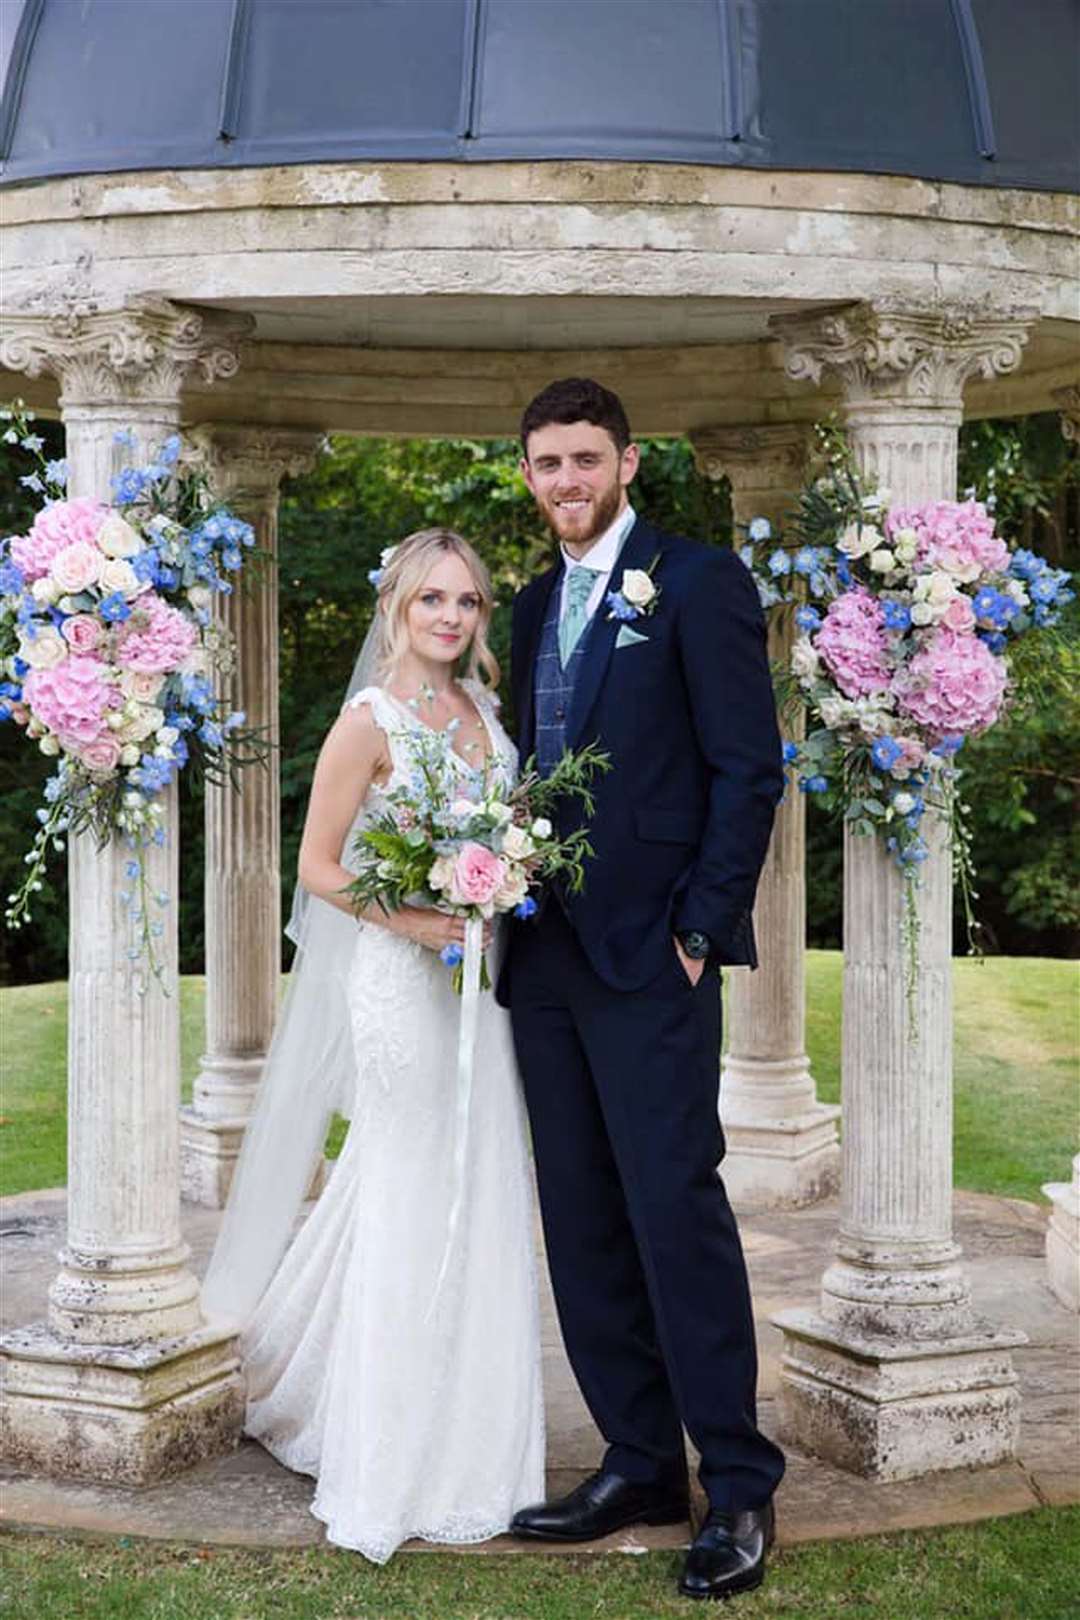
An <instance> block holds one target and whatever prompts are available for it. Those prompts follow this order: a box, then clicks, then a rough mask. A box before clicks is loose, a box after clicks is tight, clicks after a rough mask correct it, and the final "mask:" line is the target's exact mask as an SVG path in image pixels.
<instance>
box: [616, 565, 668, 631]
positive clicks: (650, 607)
mask: <svg viewBox="0 0 1080 1620" xmlns="http://www.w3.org/2000/svg"><path fill="white" fill-rule="evenodd" d="M659 561H660V553H659V552H657V553H656V556H655V557H654V558H653V560H652V562H651V563H650V564H649V566H648V568H624V569H623V577H622V579H621V580H620V581H619V588H618V590H617V591H608V593H607V598H606V600H607V605H608V609H609V611H608V618H609V619H621V620H622V621H623V622H624V623H625V622H626V621H627V620H628V619H644V618H645V617H647V615H648V614H650V613H655V612H656V604H657V602H659V600H660V587H659V585H657V583H656V581H655V580H654V579H653V574H654V572H655V570H656V565H657V563H658V562H659Z"/></svg>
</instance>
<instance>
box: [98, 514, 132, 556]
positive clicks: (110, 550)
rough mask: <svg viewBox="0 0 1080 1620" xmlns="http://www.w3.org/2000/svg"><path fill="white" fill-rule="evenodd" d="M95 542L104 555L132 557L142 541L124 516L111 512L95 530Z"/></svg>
mask: <svg viewBox="0 0 1080 1620" xmlns="http://www.w3.org/2000/svg"><path fill="white" fill-rule="evenodd" d="M97 543H98V545H99V547H100V548H101V550H102V551H103V552H104V553H105V555H106V557H134V555H135V553H136V552H137V551H141V550H142V549H143V542H142V540H141V539H140V537H139V535H138V534H137V533H136V532H135V530H134V529H133V528H132V527H131V524H130V523H129V522H128V521H127V519H126V518H122V517H121V516H120V513H119V512H111V513H110V514H109V516H108V517H107V518H106V519H105V521H104V523H103V524H102V525H101V528H100V529H99V530H98V532H97Z"/></svg>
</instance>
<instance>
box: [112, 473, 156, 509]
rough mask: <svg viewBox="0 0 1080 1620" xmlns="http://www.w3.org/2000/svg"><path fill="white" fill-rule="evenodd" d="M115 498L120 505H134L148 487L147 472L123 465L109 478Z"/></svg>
mask: <svg viewBox="0 0 1080 1620" xmlns="http://www.w3.org/2000/svg"><path fill="white" fill-rule="evenodd" d="M109 482H110V485H111V487H112V492H113V499H114V500H115V501H116V502H117V504H118V505H120V506H133V505H134V504H135V502H136V501H137V500H139V499H140V497H141V496H142V494H143V491H144V490H145V489H146V483H147V480H146V474H145V473H142V472H140V471H139V470H138V468H136V467H122V468H121V469H120V471H119V472H118V473H114V474H113V476H112V478H111V479H110V480H109Z"/></svg>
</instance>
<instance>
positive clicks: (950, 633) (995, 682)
mask: <svg viewBox="0 0 1080 1620" xmlns="http://www.w3.org/2000/svg"><path fill="white" fill-rule="evenodd" d="M1006 681H1007V674H1006V668H1005V661H1004V659H1001V658H995V657H994V654H993V653H992V652H991V651H990V649H989V648H988V647H987V646H986V644H985V643H984V642H982V641H981V640H980V639H979V637H978V636H973V635H959V634H957V632H956V631H954V630H949V629H946V628H945V627H944V626H942V627H939V628H938V629H937V630H935V632H934V634H933V636H932V637H931V639H930V640H929V642H928V643H927V645H926V646H925V647H923V648H922V649H921V650H920V651H919V652H917V653H916V654H915V656H914V657H913V658H912V660H911V662H910V663H909V664H908V665H907V667H906V669H904V670H901V671H900V672H899V673H898V675H897V677H896V679H895V681H894V682H893V691H894V692H895V694H896V697H897V701H898V702H899V705H900V707H901V709H902V710H903V711H904V712H905V713H906V714H908V715H910V716H911V718H912V719H913V720H915V721H917V722H918V723H919V724H920V725H923V726H925V727H926V728H927V730H928V731H929V732H930V733H931V734H932V735H933V736H934V737H937V738H941V737H948V736H955V735H957V734H961V735H964V736H967V735H970V734H971V733H972V732H977V731H985V729H986V727H987V726H990V725H993V723H994V721H995V720H996V719H997V717H998V712H999V710H1000V709H1001V702H1002V699H1003V698H1004V696H1005V686H1006Z"/></svg>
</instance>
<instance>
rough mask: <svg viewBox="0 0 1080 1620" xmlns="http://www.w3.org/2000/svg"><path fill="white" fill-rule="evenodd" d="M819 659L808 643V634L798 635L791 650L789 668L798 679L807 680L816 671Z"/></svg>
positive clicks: (819, 662)
mask: <svg viewBox="0 0 1080 1620" xmlns="http://www.w3.org/2000/svg"><path fill="white" fill-rule="evenodd" d="M820 667H821V660H820V658H819V657H818V655H817V651H816V650H815V648H814V647H812V646H811V645H810V637H809V636H800V638H799V640H798V641H797V642H796V643H795V645H794V647H793V648H792V650H791V668H792V671H793V672H794V674H795V675H797V676H798V678H799V680H801V681H802V680H808V679H810V678H811V677H812V676H814V675H816V674H817V673H818V670H819V669H820Z"/></svg>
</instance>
